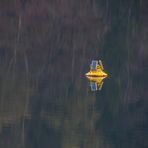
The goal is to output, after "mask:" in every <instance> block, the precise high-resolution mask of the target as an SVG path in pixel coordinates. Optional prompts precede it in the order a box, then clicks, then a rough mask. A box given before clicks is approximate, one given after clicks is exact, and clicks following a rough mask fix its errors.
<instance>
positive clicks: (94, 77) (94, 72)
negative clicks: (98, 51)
mask: <svg viewBox="0 0 148 148" xmlns="http://www.w3.org/2000/svg"><path fill="white" fill-rule="evenodd" d="M85 75H86V77H87V78H88V80H89V81H90V88H91V91H96V90H101V89H102V85H103V79H104V78H106V77H107V73H105V72H104V67H103V64H102V61H101V60H99V62H98V61H97V60H92V62H91V65H90V71H89V72H87V73H86V74H85Z"/></svg>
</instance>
